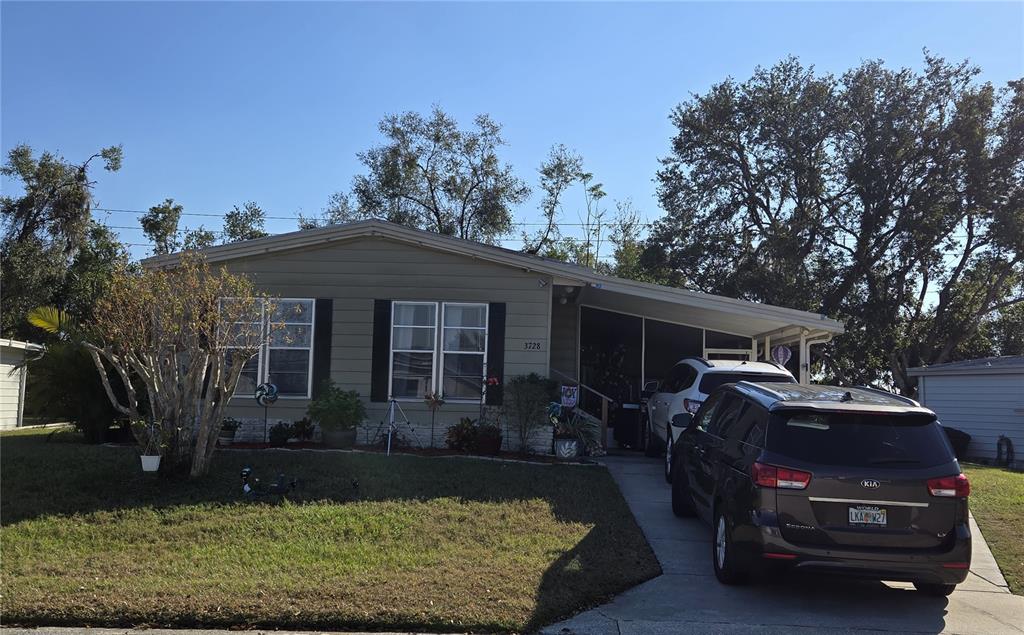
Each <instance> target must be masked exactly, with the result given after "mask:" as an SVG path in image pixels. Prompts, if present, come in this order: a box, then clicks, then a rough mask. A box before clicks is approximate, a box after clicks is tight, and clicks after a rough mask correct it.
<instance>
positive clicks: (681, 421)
mask: <svg viewBox="0 0 1024 635" xmlns="http://www.w3.org/2000/svg"><path fill="white" fill-rule="evenodd" d="M696 426H697V420H696V419H694V418H693V414H692V413H689V412H680V413H679V414H677V415H674V416H673V417H672V427H673V428H679V430H680V431H686V430H690V429H691V428H695V427H696Z"/></svg>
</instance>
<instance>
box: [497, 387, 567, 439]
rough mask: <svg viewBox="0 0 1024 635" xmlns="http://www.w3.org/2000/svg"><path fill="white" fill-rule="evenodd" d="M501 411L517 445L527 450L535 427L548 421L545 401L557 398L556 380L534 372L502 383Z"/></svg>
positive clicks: (546, 423)
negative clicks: (503, 385) (502, 410)
mask: <svg viewBox="0 0 1024 635" xmlns="http://www.w3.org/2000/svg"><path fill="white" fill-rule="evenodd" d="M503 393H504V407H503V409H504V411H505V414H506V416H507V417H508V421H509V425H510V426H511V427H512V430H513V431H514V432H515V434H516V439H517V441H518V442H519V449H520V451H522V452H529V451H530V441H531V440H532V439H533V436H534V434H535V433H536V432H537V430H540V429H542V428H546V427H548V426H550V425H551V422H550V419H549V418H548V414H547V408H548V404H549V403H551V402H552V401H553V400H555V399H557V398H558V382H556V381H554V380H552V379H548V378H546V377H541V376H540V375H538V374H537V373H530V374H529V375H519V376H517V377H513V378H512V379H510V380H509V381H508V382H507V383H506V384H505V387H504V391H503Z"/></svg>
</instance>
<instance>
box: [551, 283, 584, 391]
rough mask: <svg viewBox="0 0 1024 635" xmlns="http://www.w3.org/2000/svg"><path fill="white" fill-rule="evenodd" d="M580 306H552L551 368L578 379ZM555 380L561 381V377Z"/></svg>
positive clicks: (570, 304) (568, 304)
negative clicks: (577, 347)
mask: <svg viewBox="0 0 1024 635" xmlns="http://www.w3.org/2000/svg"><path fill="white" fill-rule="evenodd" d="M578 330H579V305H578V304H576V303H575V302H567V303H566V304H559V303H558V302H555V303H553V304H552V305H551V368H552V369H554V370H557V371H561V372H562V373H565V374H566V375H568V376H570V377H572V378H576V361H577V355H576V344H577V342H578V341H579V333H578ZM555 379H559V380H561V379H562V378H560V377H555Z"/></svg>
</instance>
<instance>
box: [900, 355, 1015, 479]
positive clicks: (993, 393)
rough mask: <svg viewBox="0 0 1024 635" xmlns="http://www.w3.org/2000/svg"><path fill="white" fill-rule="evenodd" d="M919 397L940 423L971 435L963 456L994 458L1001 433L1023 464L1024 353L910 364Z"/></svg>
mask: <svg viewBox="0 0 1024 635" xmlns="http://www.w3.org/2000/svg"><path fill="white" fill-rule="evenodd" d="M909 373H910V375H911V376H912V377H917V378H918V382H919V383H918V401H920V402H921V403H922V404H923V405H924V406H925V407H927V408H931V409H932V410H934V411H935V413H936V414H937V415H938V416H939V421H941V422H942V424H943V425H945V426H948V427H950V428H956V429H958V430H963V431H964V432H966V433H967V434H969V435H971V444H970V446H969V448H968V456H970V457H972V458H980V459H988V460H990V461H991V460H995V458H996V443H997V441H998V440H999V437H1000V436H1005V437H1007V438H1009V439H1010V441H1011V443H1012V444H1013V449H1014V453H1015V458H1016V463H1017V464H1018V465H1021V464H1024V355H1017V356H1006V357H988V358H983V359H971V360H967V361H963V362H950V363H948V364H935V365H934V366H922V367H920V368H911V369H910V370H909Z"/></svg>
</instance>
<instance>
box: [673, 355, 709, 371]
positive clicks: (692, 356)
mask: <svg viewBox="0 0 1024 635" xmlns="http://www.w3.org/2000/svg"><path fill="white" fill-rule="evenodd" d="M687 359H692V360H695V361H698V362H700V363H701V364H704V365H705V366H707V367H708V368H711V362H709V361H708V360H706V359H704V358H703V357H701V356H700V355H687V356H686V357H684V358H683V359H681V360H679V361H684V360H687Z"/></svg>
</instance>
